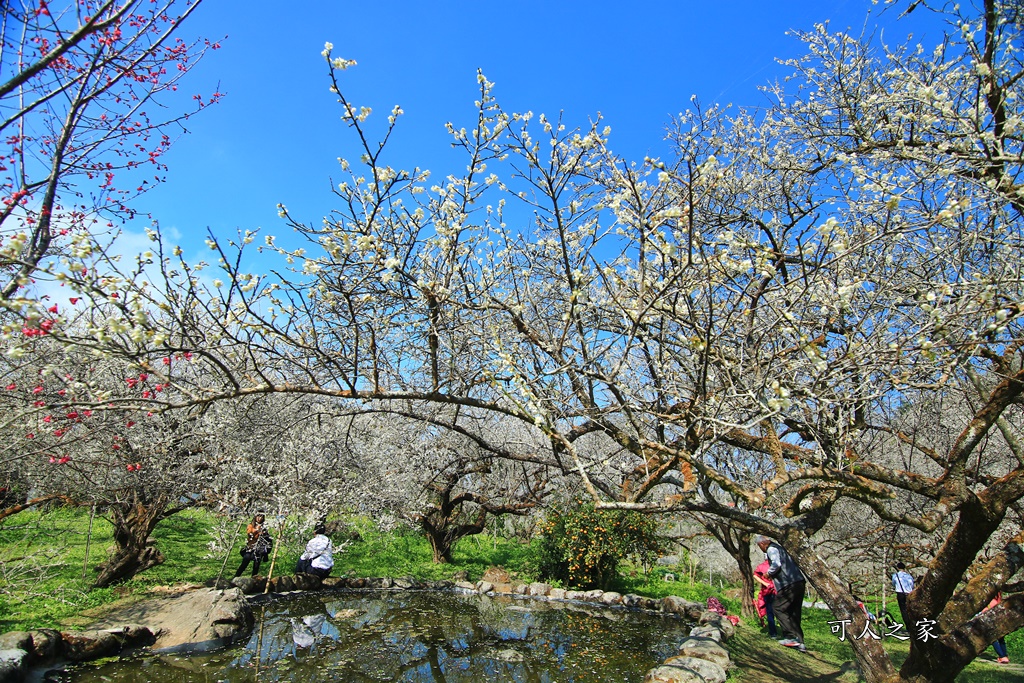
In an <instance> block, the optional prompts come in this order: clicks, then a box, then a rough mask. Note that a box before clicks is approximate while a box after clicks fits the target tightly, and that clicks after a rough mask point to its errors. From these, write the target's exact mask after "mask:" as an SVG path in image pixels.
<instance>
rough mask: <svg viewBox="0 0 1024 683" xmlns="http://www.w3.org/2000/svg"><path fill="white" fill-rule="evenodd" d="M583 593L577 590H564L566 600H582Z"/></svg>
mask: <svg viewBox="0 0 1024 683" xmlns="http://www.w3.org/2000/svg"><path fill="white" fill-rule="evenodd" d="M582 596H583V594H582V593H580V592H579V591H565V599H566V600H582V599H583V598H582Z"/></svg>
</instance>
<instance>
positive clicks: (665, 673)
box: [644, 664, 704, 683]
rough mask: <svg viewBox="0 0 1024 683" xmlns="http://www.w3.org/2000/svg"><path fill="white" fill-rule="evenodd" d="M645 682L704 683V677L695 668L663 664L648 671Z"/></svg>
mask: <svg viewBox="0 0 1024 683" xmlns="http://www.w3.org/2000/svg"><path fill="white" fill-rule="evenodd" d="M644 683H704V679H703V678H701V677H700V674H698V673H696V672H695V671H694V670H693V669H684V668H682V667H678V666H667V665H665V664H662V665H661V666H659V667H657V668H654V669H651V670H650V671H648V672H647V675H646V676H644Z"/></svg>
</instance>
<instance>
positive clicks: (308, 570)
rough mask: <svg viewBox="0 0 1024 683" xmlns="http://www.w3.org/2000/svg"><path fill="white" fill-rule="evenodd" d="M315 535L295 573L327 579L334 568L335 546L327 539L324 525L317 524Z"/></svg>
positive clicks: (307, 545) (300, 559) (310, 540)
mask: <svg viewBox="0 0 1024 683" xmlns="http://www.w3.org/2000/svg"><path fill="white" fill-rule="evenodd" d="M313 533H314V534H315V535H314V536H313V538H311V539H309V543H307V544H306V552H304V553H302V557H300V558H299V562H298V564H297V565H296V567H295V573H296V574H298V573H300V572H301V573H305V574H313V575H314V576H319V577H320V578H321V579H326V578H327V576H328V575H329V574H330V573H331V569H332V568H334V546H333V545H332V544H331V539H329V538H327V529H326V528H325V527H324V525H323V524H317V525H316V528H315V529H314V530H313Z"/></svg>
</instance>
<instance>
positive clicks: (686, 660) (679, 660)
mask: <svg viewBox="0 0 1024 683" xmlns="http://www.w3.org/2000/svg"><path fill="white" fill-rule="evenodd" d="M664 666H674V667H678V668H680V669H689V670H690V671H693V672H694V673H696V674H697V675H698V676H700V678H701V680H703V681H704V682H705V683H725V679H726V678H728V674H727V673H726V671H725V669H724V668H722V667H721V666H719V665H718V664H715V663H714V662H709V661H708V660H706V659H697V658H696V657H669V658H668V659H666V660H665V664H664Z"/></svg>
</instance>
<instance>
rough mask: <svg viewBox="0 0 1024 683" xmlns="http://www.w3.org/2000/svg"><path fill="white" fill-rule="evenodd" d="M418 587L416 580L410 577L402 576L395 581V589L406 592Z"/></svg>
mask: <svg viewBox="0 0 1024 683" xmlns="http://www.w3.org/2000/svg"><path fill="white" fill-rule="evenodd" d="M418 587H419V584H418V583H417V582H416V579H414V578H412V577H411V576H403V577H402V578H400V579H395V588H401V589H402V590H406V591H407V590H411V589H413V588H418Z"/></svg>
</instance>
